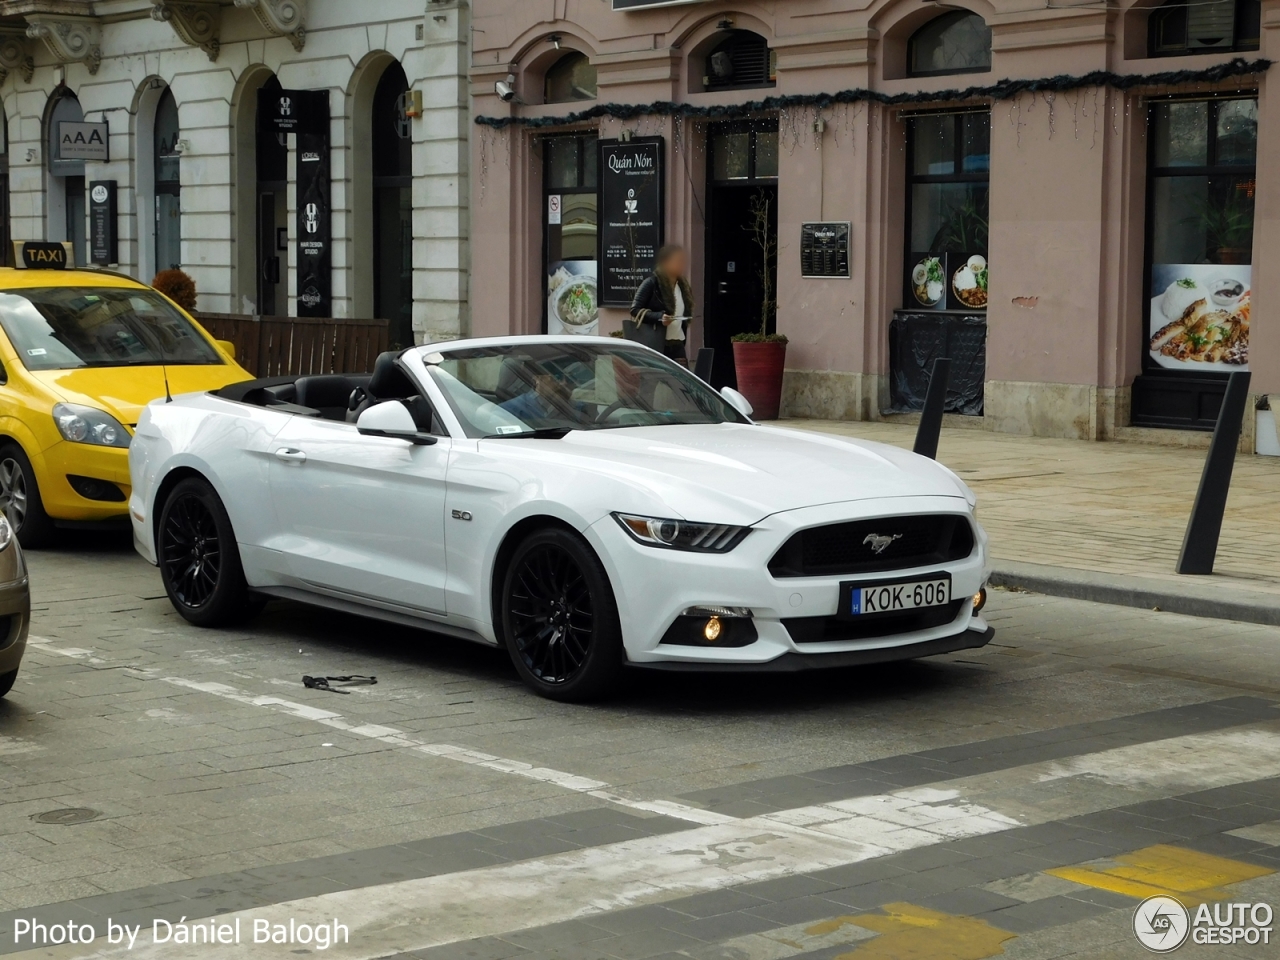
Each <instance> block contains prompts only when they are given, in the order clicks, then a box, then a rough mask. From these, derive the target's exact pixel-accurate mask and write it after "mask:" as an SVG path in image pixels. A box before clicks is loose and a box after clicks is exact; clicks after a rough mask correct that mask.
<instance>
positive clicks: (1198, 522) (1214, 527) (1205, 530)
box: [1178, 373, 1249, 574]
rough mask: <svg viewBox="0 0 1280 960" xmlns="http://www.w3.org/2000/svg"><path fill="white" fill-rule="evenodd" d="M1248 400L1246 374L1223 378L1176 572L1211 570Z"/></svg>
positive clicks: (1207, 572) (1216, 552)
mask: <svg viewBox="0 0 1280 960" xmlns="http://www.w3.org/2000/svg"><path fill="white" fill-rule="evenodd" d="M1248 399H1249V374H1248V373H1233V374H1231V379H1230V380H1228V381H1227V393H1226V396H1224V397H1223V398H1222V408H1221V409H1220V410H1219V411H1218V423H1217V425H1216V426H1214V428H1213V440H1212V441H1211V442H1210V443H1209V455H1208V456H1207V457H1205V461H1204V473H1202V474H1201V475H1200V489H1199V490H1198V491H1196V503H1195V506H1194V507H1192V508H1191V519H1190V520H1188V521H1187V532H1186V535H1185V536H1184V537H1183V538H1182V553H1181V554H1180V555H1179V557H1178V573H1201V574H1209V573H1213V561H1214V558H1215V557H1217V555H1218V536H1219V534H1221V533H1222V515H1223V514H1224V513H1225V512H1226V509H1227V492H1228V491H1229V490H1230V489H1231V471H1232V469H1233V468H1234V467H1235V464H1236V447H1237V446H1238V445H1239V443H1240V424H1241V422H1242V421H1243V420H1244V408H1245V401H1246V400H1248Z"/></svg>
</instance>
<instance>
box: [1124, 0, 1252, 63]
mask: <svg viewBox="0 0 1280 960" xmlns="http://www.w3.org/2000/svg"><path fill="white" fill-rule="evenodd" d="M1189 2H1194V0H1166V2H1164V3H1162V4H1160V5H1159V6H1156V7H1152V8H1151V9H1150V10H1149V11H1148V12H1147V18H1146V19H1147V39H1146V49H1145V54H1146V56H1147V57H1148V58H1150V59H1159V58H1163V57H1194V56H1212V55H1213V54H1215V53H1248V52H1253V51H1257V50H1259V49H1260V48H1261V46H1262V15H1261V9H1259V13H1258V35H1257V36H1256V37H1251V38H1242V37H1241V36H1240V24H1241V23H1242V22H1243V18H1242V17H1241V15H1240V14H1241V11H1242V10H1243V9H1244V7H1245V6H1246V5H1248V4H1250V3H1253V4H1257V5H1258V6H1259V8H1260V6H1261V5H1260V3H1259V0H1236V9H1235V22H1234V24H1233V27H1232V29H1233V31H1234V33H1233V35H1232V37H1231V43H1229V44H1227V45H1226V46H1221V47H1197V48H1195V49H1192V48H1191V46H1190V41H1191V37H1190V29H1191V26H1190V23H1189V18H1188V17H1187V10H1188V3H1189ZM1173 11H1181V12H1182V15H1183V24H1182V30H1183V37H1184V46H1183V47H1182V48H1181V49H1178V48H1171V49H1167V50H1158V49H1157V48H1156V30H1157V29H1158V26H1157V25H1158V24H1159V23H1160V21H1161V20H1162V19H1164V18H1165V17H1166V16H1167V15H1168V14H1169V13H1170V12H1173Z"/></svg>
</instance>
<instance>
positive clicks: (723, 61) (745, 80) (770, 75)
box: [702, 30, 778, 90]
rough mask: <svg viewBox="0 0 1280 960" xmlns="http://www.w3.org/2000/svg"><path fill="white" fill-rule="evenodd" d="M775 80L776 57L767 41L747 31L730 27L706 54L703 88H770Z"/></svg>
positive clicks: (774, 84)
mask: <svg viewBox="0 0 1280 960" xmlns="http://www.w3.org/2000/svg"><path fill="white" fill-rule="evenodd" d="M777 81H778V58H777V54H775V53H774V51H772V50H770V49H769V41H767V40H766V39H765V38H764V37H762V36H760V35H759V34H758V33H752V32H751V31H750V30H731V31H729V34H728V36H726V37H725V38H724V39H723V40H721V41H720V42H719V43H718V44H716V45H715V46H714V47H713V48H712V49H711V52H710V53H708V54H707V61H706V71H705V73H704V74H703V77H702V87H703V89H704V90H740V89H745V88H749V87H773V86H776V85H777Z"/></svg>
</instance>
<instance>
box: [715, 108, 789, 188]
mask: <svg viewBox="0 0 1280 960" xmlns="http://www.w3.org/2000/svg"><path fill="white" fill-rule="evenodd" d="M711 179H712V180H713V181H714V182H716V183H751V182H753V181H756V180H767V181H772V180H777V179H778V123H777V121H776V120H772V121H762V122H760V123H749V124H745V125H743V124H731V125H724V126H718V127H716V128H715V129H714V130H713V131H712V134H711Z"/></svg>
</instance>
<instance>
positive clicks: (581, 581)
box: [502, 529, 622, 700]
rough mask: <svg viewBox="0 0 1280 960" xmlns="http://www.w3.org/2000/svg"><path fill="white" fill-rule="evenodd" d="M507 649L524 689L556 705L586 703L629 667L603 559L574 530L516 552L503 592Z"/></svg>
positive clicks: (538, 536) (533, 539)
mask: <svg viewBox="0 0 1280 960" xmlns="http://www.w3.org/2000/svg"><path fill="white" fill-rule="evenodd" d="M502 597H503V609H502V625H503V632H504V634H505V636H506V642H507V649H508V651H509V652H510V654H511V659H512V661H513V662H514V663H515V666H516V669H517V670H518V671H519V673H520V675H521V677H523V678H524V680H525V682H526V683H528V684H529V685H530V686H531V687H533V688H534V689H535V690H536V691H537V692H538V693H540V694H542V695H543V696H546V697H551V698H553V699H556V700H585V699H588V698H590V697H594V696H597V695H599V694H600V693H601V692H603V691H604V689H605V688H606V687H608V686H609V685H610V684H612V683H613V681H614V680H615V679H616V676H617V673H618V670H619V668H620V666H621V663H622V638H621V630H620V629H619V627H618V612H617V608H616V606H615V604H614V599H613V591H612V590H611V589H610V588H609V581H608V578H607V577H606V576H605V572H604V569H603V568H602V567H601V566H600V561H599V559H597V558H596V556H595V554H594V553H593V552H592V551H591V548H590V547H588V546H587V545H586V544H585V543H583V542H582V540H581V539H579V538H578V537H577V536H576V535H574V534H572V533H570V532H569V531H567V530H559V529H547V530H540V531H538V532H537V533H534V534H532V535H531V536H530V537H529V538H528V539H526V540H525V541H524V542H523V543H521V544H520V546H519V547H518V548H517V549H516V552H515V554H514V556H512V558H511V564H510V566H509V567H508V568H507V573H506V577H505V583H504V589H503V594H502Z"/></svg>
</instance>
